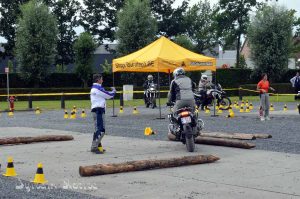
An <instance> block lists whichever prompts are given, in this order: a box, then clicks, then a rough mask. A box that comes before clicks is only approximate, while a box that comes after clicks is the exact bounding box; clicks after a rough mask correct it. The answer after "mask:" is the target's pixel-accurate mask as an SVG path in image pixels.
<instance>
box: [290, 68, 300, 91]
mask: <svg viewBox="0 0 300 199" xmlns="http://www.w3.org/2000/svg"><path fill="white" fill-rule="evenodd" d="M290 82H291V83H292V86H293V87H294V88H295V92H296V94H298V92H299V91H300V76H299V72H297V73H296V76H295V77H293V78H292V79H290Z"/></svg>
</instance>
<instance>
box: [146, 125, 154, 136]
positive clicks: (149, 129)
mask: <svg viewBox="0 0 300 199" xmlns="http://www.w3.org/2000/svg"><path fill="white" fill-rule="evenodd" d="M144 134H145V135H146V136H150V135H155V134H156V132H154V131H153V130H152V129H151V128H150V127H146V128H145V131H144Z"/></svg>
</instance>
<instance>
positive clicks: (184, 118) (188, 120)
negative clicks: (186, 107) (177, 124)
mask: <svg viewBox="0 0 300 199" xmlns="http://www.w3.org/2000/svg"><path fill="white" fill-rule="evenodd" d="M191 122H192V121H191V117H182V118H181V123H182V124H188V123H191Z"/></svg>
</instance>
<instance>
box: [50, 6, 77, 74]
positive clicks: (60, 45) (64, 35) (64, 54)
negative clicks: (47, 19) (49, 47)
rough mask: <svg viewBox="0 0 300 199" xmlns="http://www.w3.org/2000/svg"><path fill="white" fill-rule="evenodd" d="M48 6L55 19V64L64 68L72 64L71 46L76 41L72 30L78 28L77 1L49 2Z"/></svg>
mask: <svg viewBox="0 0 300 199" xmlns="http://www.w3.org/2000/svg"><path fill="white" fill-rule="evenodd" d="M48 4H49V5H50V6H51V8H52V12H53V14H55V16H56V18H57V25H58V40H57V56H56V59H55V63H56V64H59V65H60V66H61V70H62V71H64V66H65V65H67V64H69V63H73V62H74V50H73V44H74V40H75V39H76V32H75V30H74V28H75V27H76V26H78V20H79V19H78V16H77V12H78V11H79V10H80V3H79V1H78V0H50V1H48Z"/></svg>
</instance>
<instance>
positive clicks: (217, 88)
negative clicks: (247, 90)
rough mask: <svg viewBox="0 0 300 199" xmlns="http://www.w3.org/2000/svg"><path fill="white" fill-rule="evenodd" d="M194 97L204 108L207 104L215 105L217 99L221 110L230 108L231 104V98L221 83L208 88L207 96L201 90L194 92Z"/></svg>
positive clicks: (198, 104)
mask: <svg viewBox="0 0 300 199" xmlns="http://www.w3.org/2000/svg"><path fill="white" fill-rule="evenodd" d="M194 97H195V101H196V105H197V106H198V107H201V108H202V109H203V108H204V107H207V106H213V102H214V100H215V99H216V103H217V106H219V107H220V109H221V110H228V109H229V107H230V105H231V100H230V99H229V97H227V96H226V92H225V91H224V90H223V89H222V86H221V85H220V84H217V85H212V89H209V90H207V92H206V97H204V96H203V95H201V94H200V93H199V92H194ZM221 105H222V106H221Z"/></svg>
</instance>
